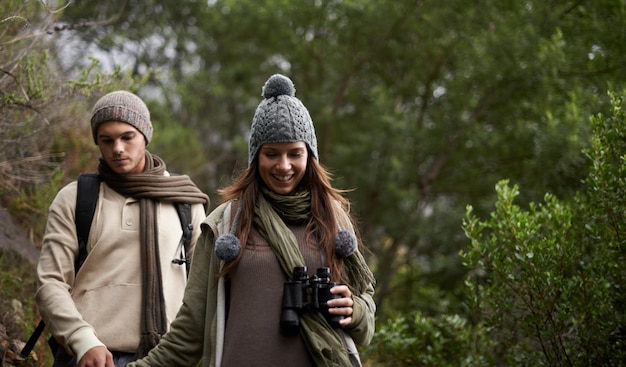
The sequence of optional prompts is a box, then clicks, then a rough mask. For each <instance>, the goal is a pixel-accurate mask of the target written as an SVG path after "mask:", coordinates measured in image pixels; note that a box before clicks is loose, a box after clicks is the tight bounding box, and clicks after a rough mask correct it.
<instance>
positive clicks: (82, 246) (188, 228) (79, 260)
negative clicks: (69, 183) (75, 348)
mask: <svg viewBox="0 0 626 367" xmlns="http://www.w3.org/2000/svg"><path fill="white" fill-rule="evenodd" d="M101 181H102V180H101V178H100V175H98V174H97V173H81V174H80V175H79V176H78V189H77V193H76V209H75V212H74V213H75V216H74V217H75V219H74V221H75V225H76V235H77V238H78V256H77V257H76V260H75V262H74V274H77V273H78V270H79V269H80V267H81V266H82V265H83V262H85V258H87V239H88V238H89V231H90V230H91V222H92V221H93V216H94V214H95V212H96V205H97V204H98V192H99V190H100V182H101ZM174 206H175V207H176V212H177V213H178V218H179V219H180V225H181V227H182V229H183V237H182V238H181V249H180V250H181V252H180V257H179V258H177V259H173V260H172V263H174V264H177V265H182V264H185V268H186V270H187V275H189V265H190V261H189V259H188V257H187V249H188V248H189V246H190V245H191V239H192V236H191V235H192V232H193V224H192V223H191V204H187V203H174ZM44 327H45V324H44V322H43V320H41V321H40V322H39V324H38V325H37V327H36V328H35V331H33V333H32V335H31V336H30V338H29V339H28V342H27V343H26V345H24V348H22V351H21V352H20V355H21V356H22V357H24V358H26V357H28V355H29V354H30V352H31V351H32V350H33V348H34V347H35V343H36V342H37V340H39V336H41V333H42V332H43V329H44ZM48 344H49V345H50V348H51V349H52V352H53V353H52V354H53V355H54V354H56V349H57V348H58V347H59V345H58V344H57V343H56V340H55V339H54V338H52V337H51V338H50V339H49V340H48Z"/></svg>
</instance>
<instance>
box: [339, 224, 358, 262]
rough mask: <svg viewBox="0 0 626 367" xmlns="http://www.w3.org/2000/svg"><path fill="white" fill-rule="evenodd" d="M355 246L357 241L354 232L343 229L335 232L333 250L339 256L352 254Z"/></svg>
mask: <svg viewBox="0 0 626 367" xmlns="http://www.w3.org/2000/svg"><path fill="white" fill-rule="evenodd" d="M356 248H357V241H356V237H355V236H354V233H352V232H349V231H346V230H344V229H342V230H340V231H339V232H337V236H336V237H335V252H336V253H337V256H339V257H344V258H345V257H348V256H350V255H352V254H353V253H354V252H355V251H356Z"/></svg>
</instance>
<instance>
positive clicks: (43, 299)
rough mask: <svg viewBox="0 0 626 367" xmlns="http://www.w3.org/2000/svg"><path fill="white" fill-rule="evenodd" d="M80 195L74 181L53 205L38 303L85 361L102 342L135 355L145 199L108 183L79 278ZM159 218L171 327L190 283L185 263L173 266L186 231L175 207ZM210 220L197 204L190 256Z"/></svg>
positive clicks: (161, 209)
mask: <svg viewBox="0 0 626 367" xmlns="http://www.w3.org/2000/svg"><path fill="white" fill-rule="evenodd" d="M76 192H77V183H76V182H72V183H70V184H69V185H67V186H65V187H64V188H63V189H61V190H60V191H59V193H58V194H57V196H56V198H55V199H54V201H53V202H52V204H51V205H50V208H49V214H48V222H47V225H46V231H45V234H44V238H43V244H42V248H41V253H40V258H39V263H38V265H37V275H38V283H39V286H38V290H37V293H36V296H35V299H36V301H37V305H38V306H39V311H40V313H41V315H42V317H43V319H44V321H45V322H46V326H47V328H48V329H49V330H50V331H51V333H52V334H53V335H54V337H55V338H56V339H57V341H58V342H59V343H60V344H61V345H63V346H65V349H66V350H67V351H68V352H69V353H71V354H74V355H76V356H77V358H78V360H80V358H81V357H82V356H83V355H84V354H85V353H86V352H87V351H88V350H89V349H91V348H93V347H95V346H99V345H105V346H106V347H107V348H108V349H109V350H112V351H120V352H130V353H134V352H135V350H136V348H137V345H138V343H139V338H140V315H141V297H142V292H141V287H142V278H141V257H140V248H139V235H140V234H139V233H140V230H139V223H140V221H139V201H138V200H136V199H133V198H126V197H124V196H122V195H120V194H118V193H117V192H115V191H114V190H113V189H111V188H110V187H109V186H107V185H106V183H104V182H103V183H101V185H100V192H99V197H98V205H97V208H96V212H95V214H94V219H93V224H92V227H91V231H90V233H89V239H88V243H87V249H88V256H87V258H86V260H85V262H84V264H83V265H82V267H81V269H80V271H79V272H78V274H77V275H76V277H75V276H74V259H75V257H76V256H77V254H78V242H77V239H76V227H75V224H74V209H75V205H76ZM157 216H158V219H157V221H158V230H159V234H158V242H159V253H160V258H161V268H162V274H163V291H164V295H165V305H166V313H167V317H168V320H169V321H170V322H171V321H172V320H173V319H174V317H175V315H176V313H177V311H178V309H179V308H180V306H181V304H182V298H183V292H184V287H185V284H186V271H185V266H184V265H175V264H172V259H173V258H174V257H175V256H177V254H176V252H177V249H178V245H179V242H180V239H181V236H182V228H181V224H180V219H179V217H178V214H177V212H176V208H175V207H174V205H173V204H169V203H159V204H158V205H157ZM204 219H205V211H204V207H203V205H202V204H195V205H193V206H192V223H193V225H194V231H193V239H192V244H191V247H190V250H191V251H190V252H193V249H194V247H195V244H196V241H197V239H198V236H199V235H200V223H201V222H202V221H203V220H204Z"/></svg>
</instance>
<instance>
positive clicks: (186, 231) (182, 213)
mask: <svg viewBox="0 0 626 367" xmlns="http://www.w3.org/2000/svg"><path fill="white" fill-rule="evenodd" d="M174 206H175V207H176V211H177V212H178V219H180V226H181V227H182V229H183V237H182V238H181V239H180V241H181V243H182V248H181V252H180V258H178V259H174V260H172V262H173V263H174V264H178V265H180V264H183V263H184V264H185V268H187V275H189V266H190V265H191V264H190V260H189V256H188V255H187V254H188V251H189V247H190V246H191V235H192V234H193V224H192V223H191V204H186V203H174Z"/></svg>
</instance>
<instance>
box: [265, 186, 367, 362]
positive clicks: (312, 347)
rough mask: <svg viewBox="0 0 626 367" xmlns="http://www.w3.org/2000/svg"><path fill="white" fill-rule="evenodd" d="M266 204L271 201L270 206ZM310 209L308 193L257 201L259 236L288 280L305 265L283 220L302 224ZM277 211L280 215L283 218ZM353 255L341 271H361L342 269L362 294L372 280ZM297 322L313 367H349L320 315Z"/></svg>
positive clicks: (270, 196) (337, 338) (339, 341)
mask: <svg viewBox="0 0 626 367" xmlns="http://www.w3.org/2000/svg"><path fill="white" fill-rule="evenodd" d="M268 200H271V203H270V201H268ZM310 208H311V197H310V193H309V192H305V193H301V194H298V195H293V196H281V195H277V194H274V193H272V192H271V191H269V190H267V189H264V190H263V193H262V194H261V195H259V200H258V201H257V206H256V209H255V216H254V223H255V225H256V227H257V229H258V231H259V233H260V234H261V235H262V236H263V238H265V240H267V242H268V243H269V244H270V246H271V247H272V249H273V251H274V253H275V254H276V257H277V259H278V261H279V263H280V265H281V268H282V269H283V271H284V272H285V274H287V275H288V277H290V278H291V273H292V271H293V268H294V267H296V266H300V265H302V264H304V258H303V257H302V254H301V253H300V250H299V248H298V244H297V242H296V238H295V236H294V234H293V232H291V230H289V228H288V227H287V226H286V225H285V222H284V221H283V218H284V219H285V220H287V221H289V222H295V223H297V222H302V221H303V220H305V219H308V217H309V216H310V211H311V209H310ZM277 211H279V212H280V213H281V215H282V218H281V216H280V215H278V213H277ZM355 254H356V256H355V255H351V256H349V257H350V258H352V257H354V259H351V261H346V262H345V263H344V267H347V268H351V267H358V268H360V269H358V270H357V269H344V273H345V274H346V276H347V280H348V282H350V284H351V285H352V286H353V287H354V288H355V291H357V292H361V293H362V292H363V291H364V290H365V288H366V287H367V286H369V284H371V283H373V279H374V278H373V276H372V275H371V272H370V270H369V267H368V266H367V264H366V263H365V260H364V259H363V257H362V256H361V255H360V254H358V251H356V252H355ZM346 260H347V259H346ZM300 322H301V325H300V334H301V335H302V337H303V339H304V342H305V344H306V346H307V349H308V350H309V353H311V356H312V357H313V360H314V361H315V365H316V366H329V367H330V366H341V367H344V366H345V367H351V366H352V364H351V363H350V360H349V358H348V354H347V353H346V351H345V347H344V345H343V341H342V337H341V336H340V335H339V334H338V333H337V332H336V331H335V330H333V329H332V328H331V327H330V325H329V324H328V322H327V321H326V319H325V318H324V316H323V315H322V314H321V313H319V312H315V313H305V314H303V315H302V316H301V317H300Z"/></svg>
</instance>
